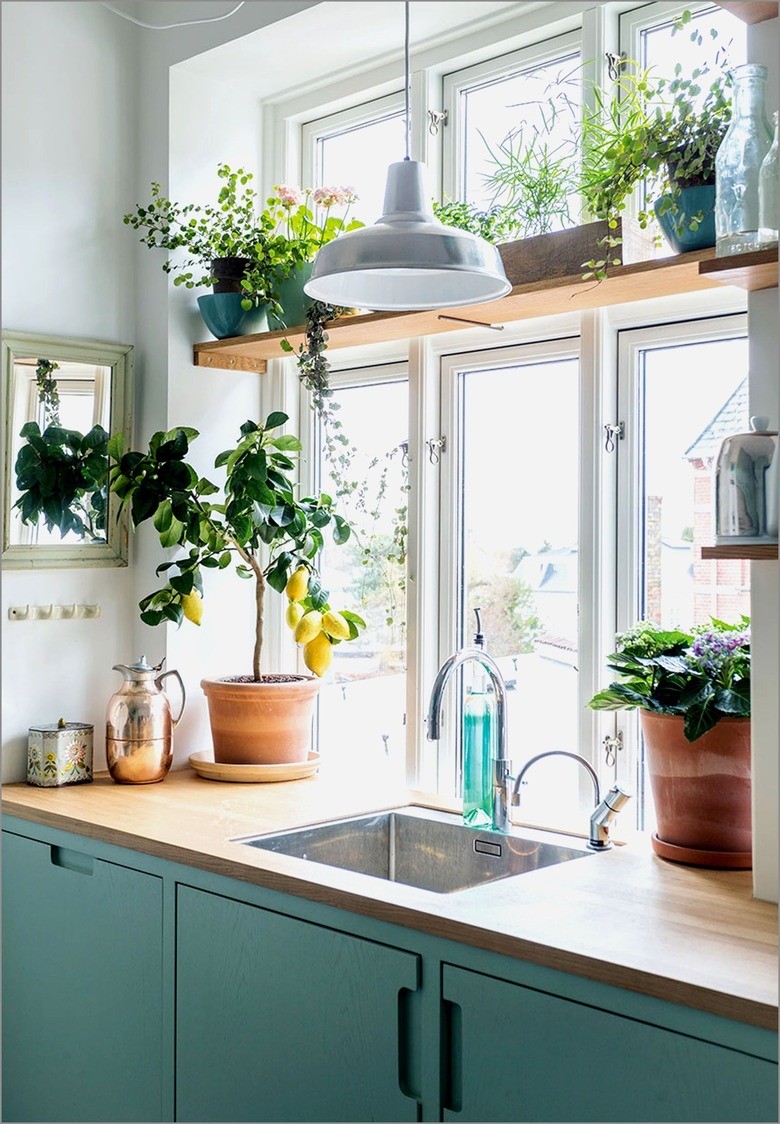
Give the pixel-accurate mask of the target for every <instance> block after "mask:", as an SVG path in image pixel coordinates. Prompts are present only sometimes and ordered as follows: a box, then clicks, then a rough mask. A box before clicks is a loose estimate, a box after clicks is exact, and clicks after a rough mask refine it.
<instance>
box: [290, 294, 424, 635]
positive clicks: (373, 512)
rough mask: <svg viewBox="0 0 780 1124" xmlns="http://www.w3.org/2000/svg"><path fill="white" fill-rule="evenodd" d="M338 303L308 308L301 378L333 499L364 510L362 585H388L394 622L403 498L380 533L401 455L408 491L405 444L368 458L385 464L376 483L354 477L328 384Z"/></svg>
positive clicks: (351, 449) (401, 584)
mask: <svg viewBox="0 0 780 1124" xmlns="http://www.w3.org/2000/svg"><path fill="white" fill-rule="evenodd" d="M339 311H340V310H339V309H338V308H337V307H335V306H334V305H330V304H325V303H324V302H322V301H314V302H313V303H312V304H311V305H310V306H309V308H308V309H307V311H306V340H305V343H302V344H300V346H299V348H298V354H297V363H298V375H299V378H300V381H301V384H302V385H303V386H304V387H305V388H306V389H307V390H308V391H309V393H310V394H311V406H312V409H313V410H314V412H315V413H316V415H317V417H318V419H319V422H320V425H321V426H322V444H323V449H324V453H325V459H326V460H327V462H328V465H329V468H330V475H331V479H332V480H333V483H334V484H335V496H334V497H333V498H334V500H335V501H340V500H341V501H343V500H345V499H348V500H349V503H350V505H351V506H352V507H353V508H354V510H355V511H356V512H358V513H360V514H361V515H362V516H364V520H363V522H364V528H363V531H362V533H361V530H360V529H358V528H356V527H354V526H353V533H354V536H355V540H356V542H357V543H358V545H359V549H360V553H361V562H362V565H363V566H364V567H366V571H365V577H364V581H363V586H364V590H365V587H366V586H367V584H368V582H369V575H370V576H371V578H372V579H378V580H379V581H380V582H381V584H382V586H383V587H384V589H385V591H386V594H387V598H388V607H387V612H386V616H385V623H386V624H387V625H388V626H392V625H393V624H394V623H395V621H396V615H397V611H398V599H399V595H402V594H403V593H404V592H405V590H406V581H405V577H404V576H403V570H404V567H405V565H406V545H407V504H406V503H405V502H403V503H401V504H399V506H398V507H396V508H395V509H394V511H393V516H392V534H391V537H390V541H389V542H388V541H387V538H386V536H384V535H382V534H381V533H380V529H379V524H380V519H381V516H382V513H383V508H384V504H385V500H386V497H387V489H388V477H389V473H390V469H391V467H392V465H393V463H394V462H395V461H396V460H397V458H399V457H400V458H401V462H400V463H401V469H402V481H403V482H402V492H403V493H404V494H405V493H407V492H408V491H409V479H408V471H407V464H406V461H407V458H406V453H407V447H406V444H405V443H404V444H402V445H396V446H394V447H393V448H392V449H388V450H387V451H386V452H385V453H383V454H382V455H381V456H376V457H374V458H373V459H372V460H371V462H370V463H369V466H368V468H369V471H370V470H371V469H374V468H376V467H378V466H380V465H381V469H380V473H379V479H378V481H377V482H376V484H375V486H372V484H371V482H370V477H369V476H368V475H364V476H363V477H362V478H361V479H360V480H356V479H355V475H356V471H355V468H354V460H355V456H356V453H357V449H356V448H355V446H354V445H353V444H352V442H351V441H350V439H349V437H348V436H347V434H346V433H345V431H344V427H343V425H342V422H341V419H340V418H339V417H338V411H339V409H340V404H339V403H338V402H335V401H334V400H333V388H332V386H331V385H330V369H331V368H330V362H329V360H328V357H327V354H326V352H327V347H328V333H327V331H326V329H325V326H326V324H327V322H328V321H329V320H333V319H334V318H335V317H336V316H337V315H338V314H339ZM281 346H282V349H283V350H284V351H287V352H290V353H292V351H293V347H292V344H291V343H290V342H289V340H282V341H281ZM394 566H397V567H398V568H399V569H400V571H401V576H400V577H399V578H397V579H396V578H394V576H393V573H392V570H393V567H394Z"/></svg>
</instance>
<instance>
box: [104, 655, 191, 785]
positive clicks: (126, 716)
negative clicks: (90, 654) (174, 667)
mask: <svg viewBox="0 0 780 1124" xmlns="http://www.w3.org/2000/svg"><path fill="white" fill-rule="evenodd" d="M163 663H165V660H162V662H161V663H159V664H158V665H157V667H151V666H150V665H149V664H148V663H147V662H146V656H141V658H140V659H139V660H138V661H137V663H134V664H130V665H129V666H128V665H127V664H123V663H117V664H114V667H113V670H114V671H121V672H122V675H123V676H124V683H123V684H122V686H121V687H120V688H119V690H118V691H117V692H116V694H115V695H112V696H111V698H110V699H109V701H108V713H107V715H106V757H107V758H108V771H109V772H110V773H111V776H112V777H113V778H114V780H115V781H118V782H119V783H120V784H151V783H152V782H153V781H161V780H163V778H164V777H165V775H166V773H167V772H168V770H169V769H170V767H171V762H172V761H173V731H174V729H175V727H176V726H177V724H178V722H179V719H180V718H181V716H182V713H183V711H184V704H185V702H186V695H185V691H184V684H183V682H182V678H181V676H180V675H179V673H178V671H166V672H165V673H164V674H163V675H158V674H157V672H159V671H160V669H161V668H162V665H163ZM169 675H175V676H176V678H177V679H178V681H179V686H180V687H181V709H180V710H179V713H178V715H177V716H176V717H175V718H174V717H173V716H172V714H171V706H170V703H169V702H168V696H167V695H166V694H165V691H164V690H163V688H162V682H163V680H164V679H167V678H168V676H169Z"/></svg>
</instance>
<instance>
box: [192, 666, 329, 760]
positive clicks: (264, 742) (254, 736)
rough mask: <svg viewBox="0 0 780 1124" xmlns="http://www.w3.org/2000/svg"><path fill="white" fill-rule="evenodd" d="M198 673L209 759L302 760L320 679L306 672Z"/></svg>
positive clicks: (304, 755) (308, 745) (305, 756)
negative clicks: (257, 676)
mask: <svg viewBox="0 0 780 1124" xmlns="http://www.w3.org/2000/svg"><path fill="white" fill-rule="evenodd" d="M240 679H241V677H240V676H235V677H233V681H231V678H230V677H229V676H228V677H225V678H224V679H201V682H200V685H201V687H202V688H203V693H204V694H205V696H206V698H207V699H208V704H209V719H210V721H211V736H212V739H213V742H214V760H215V761H216V762H217V764H220V765H278V764H282V763H285V764H286V763H288V762H294V761H306V760H307V757H308V753H309V748H310V743H311V723H312V716H313V714H314V701H315V699H316V697H317V692H318V691H319V689H320V681H319V679H316V678H315V677H314V676H311V675H278V676H274V675H268V676H266V677H265V679H264V680H263V682H262V683H255V682H241V681H240Z"/></svg>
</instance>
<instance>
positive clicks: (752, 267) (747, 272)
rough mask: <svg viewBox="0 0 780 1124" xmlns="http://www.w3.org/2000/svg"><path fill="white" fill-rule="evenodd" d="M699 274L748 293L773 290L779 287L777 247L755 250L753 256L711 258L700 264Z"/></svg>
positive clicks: (734, 255) (736, 255) (738, 255)
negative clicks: (745, 290)
mask: <svg viewBox="0 0 780 1124" xmlns="http://www.w3.org/2000/svg"><path fill="white" fill-rule="evenodd" d="M699 272H700V273H701V274H702V276H706V277H709V278H711V279H712V280H713V281H720V282H721V284H723V285H734V286H736V288H738V289H747V290H748V292H756V290H758V289H771V288H773V287H774V286H775V285H777V246H775V247H774V248H773V249H771V250H755V251H754V252H753V253H752V254H732V255H731V256H730V257H726V258H711V259H710V260H709V261H703V262H701V263H700V264H699Z"/></svg>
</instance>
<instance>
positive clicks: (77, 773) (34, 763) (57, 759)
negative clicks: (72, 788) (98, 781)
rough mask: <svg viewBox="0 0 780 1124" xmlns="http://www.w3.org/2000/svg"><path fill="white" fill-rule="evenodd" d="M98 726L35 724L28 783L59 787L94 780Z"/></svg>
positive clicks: (30, 742)
mask: <svg viewBox="0 0 780 1124" xmlns="http://www.w3.org/2000/svg"><path fill="white" fill-rule="evenodd" d="M93 734H94V726H90V725H89V723H87V722H66V721H65V719H64V718H60V720H59V722H50V723H49V724H48V725H46V726H31V727H30V730H29V736H28V740H27V783H28V784H33V785H36V786H37V787H38V788H59V787H61V786H62V785H65V784H85V783H86V782H87V781H91V780H92V741H93Z"/></svg>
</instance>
